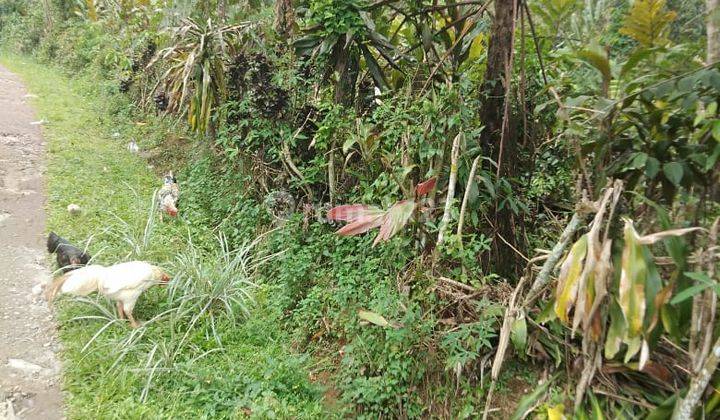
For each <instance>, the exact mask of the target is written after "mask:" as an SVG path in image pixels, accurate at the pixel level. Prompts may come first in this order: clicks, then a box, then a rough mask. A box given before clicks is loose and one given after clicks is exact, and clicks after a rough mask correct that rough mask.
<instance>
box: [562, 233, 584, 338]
mask: <svg viewBox="0 0 720 420" xmlns="http://www.w3.org/2000/svg"><path fill="white" fill-rule="evenodd" d="M587 246H588V238H587V235H583V236H582V237H580V239H578V240H577V242H575V244H573V246H572V248H571V249H570V252H568V255H567V257H565V261H563V263H562V266H561V267H560V275H559V277H558V284H557V290H556V292H555V314H557V316H558V318H560V320H561V321H562V322H564V323H565V324H567V323H568V312H570V309H571V308H572V307H573V305H574V304H575V299H576V297H577V293H578V290H577V289H578V280H579V279H580V274H581V273H582V269H583V261H584V260H585V255H586V254H587Z"/></svg>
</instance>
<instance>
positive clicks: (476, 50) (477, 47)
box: [468, 34, 484, 60]
mask: <svg viewBox="0 0 720 420" xmlns="http://www.w3.org/2000/svg"><path fill="white" fill-rule="evenodd" d="M483 39H484V37H483V34H480V35H478V36H476V37H475V38H474V39H473V40H472V44H470V52H469V53H468V58H469V59H470V60H475V59H477V58H478V57H480V56H481V55H482V52H483V49H484V46H483Z"/></svg>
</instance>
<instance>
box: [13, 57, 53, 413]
mask: <svg viewBox="0 0 720 420" xmlns="http://www.w3.org/2000/svg"><path fill="white" fill-rule="evenodd" d="M31 97H32V95H29V94H28V92H27V91H26V90H25V88H24V87H23V86H22V84H21V83H20V80H19V79H18V78H17V77H16V76H15V75H13V74H11V73H10V72H8V71H7V70H6V69H4V68H3V67H0V419H15V418H18V419H44V420H49V419H60V418H63V417H64V416H63V411H62V396H61V393H60V383H59V374H60V365H59V363H58V360H57V357H56V352H57V351H58V349H59V348H58V346H59V344H58V342H57V340H56V339H55V337H54V333H55V324H54V320H53V318H52V315H51V313H50V311H49V310H48V307H47V304H46V303H45V301H44V300H43V299H42V298H41V296H40V287H39V286H38V285H39V284H41V283H44V282H46V281H47V280H48V279H49V277H50V273H49V272H48V269H47V263H46V257H45V255H46V254H45V251H44V238H43V234H44V230H45V210H44V205H45V190H44V182H43V172H44V166H43V165H44V151H45V142H44V141H43V139H42V137H41V135H40V126H41V124H39V123H38V121H36V120H37V117H36V116H35V115H34V113H33V111H32V110H31V108H30V106H29V105H28V102H29V101H30V98H31Z"/></svg>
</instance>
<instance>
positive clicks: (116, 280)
mask: <svg viewBox="0 0 720 420" xmlns="http://www.w3.org/2000/svg"><path fill="white" fill-rule="evenodd" d="M155 270H156V268H155V267H154V266H153V265H152V264H149V263H146V262H144V261H130V262H126V263H120V264H115V265H113V266H110V267H107V268H106V269H105V272H104V273H103V275H102V277H101V278H100V279H99V281H98V291H99V292H100V293H102V294H103V295H105V296H107V297H109V298H110V299H112V300H116V301H119V302H121V303H122V304H123V308H124V309H125V310H126V311H132V309H133V308H134V307H135V302H136V301H137V300H138V298H139V297H140V295H141V294H142V292H144V291H145V290H147V289H149V288H150V287H152V286H154V285H156V284H157V280H156V279H155V275H154V273H155Z"/></svg>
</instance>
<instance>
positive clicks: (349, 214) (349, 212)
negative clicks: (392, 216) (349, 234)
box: [327, 204, 384, 222]
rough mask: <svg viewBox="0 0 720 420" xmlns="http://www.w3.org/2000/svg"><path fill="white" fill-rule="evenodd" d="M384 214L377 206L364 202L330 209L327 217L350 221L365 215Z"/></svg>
mask: <svg viewBox="0 0 720 420" xmlns="http://www.w3.org/2000/svg"><path fill="white" fill-rule="evenodd" d="M382 214H384V212H383V211H382V210H380V209H379V208H377V207H373V206H366V205H364V204H346V205H343V206H337V207H333V208H332V209H330V210H329V211H328V212H327V218H328V219H330V220H342V221H346V222H350V221H352V220H355V219H359V218H361V217H364V216H375V215H382Z"/></svg>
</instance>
